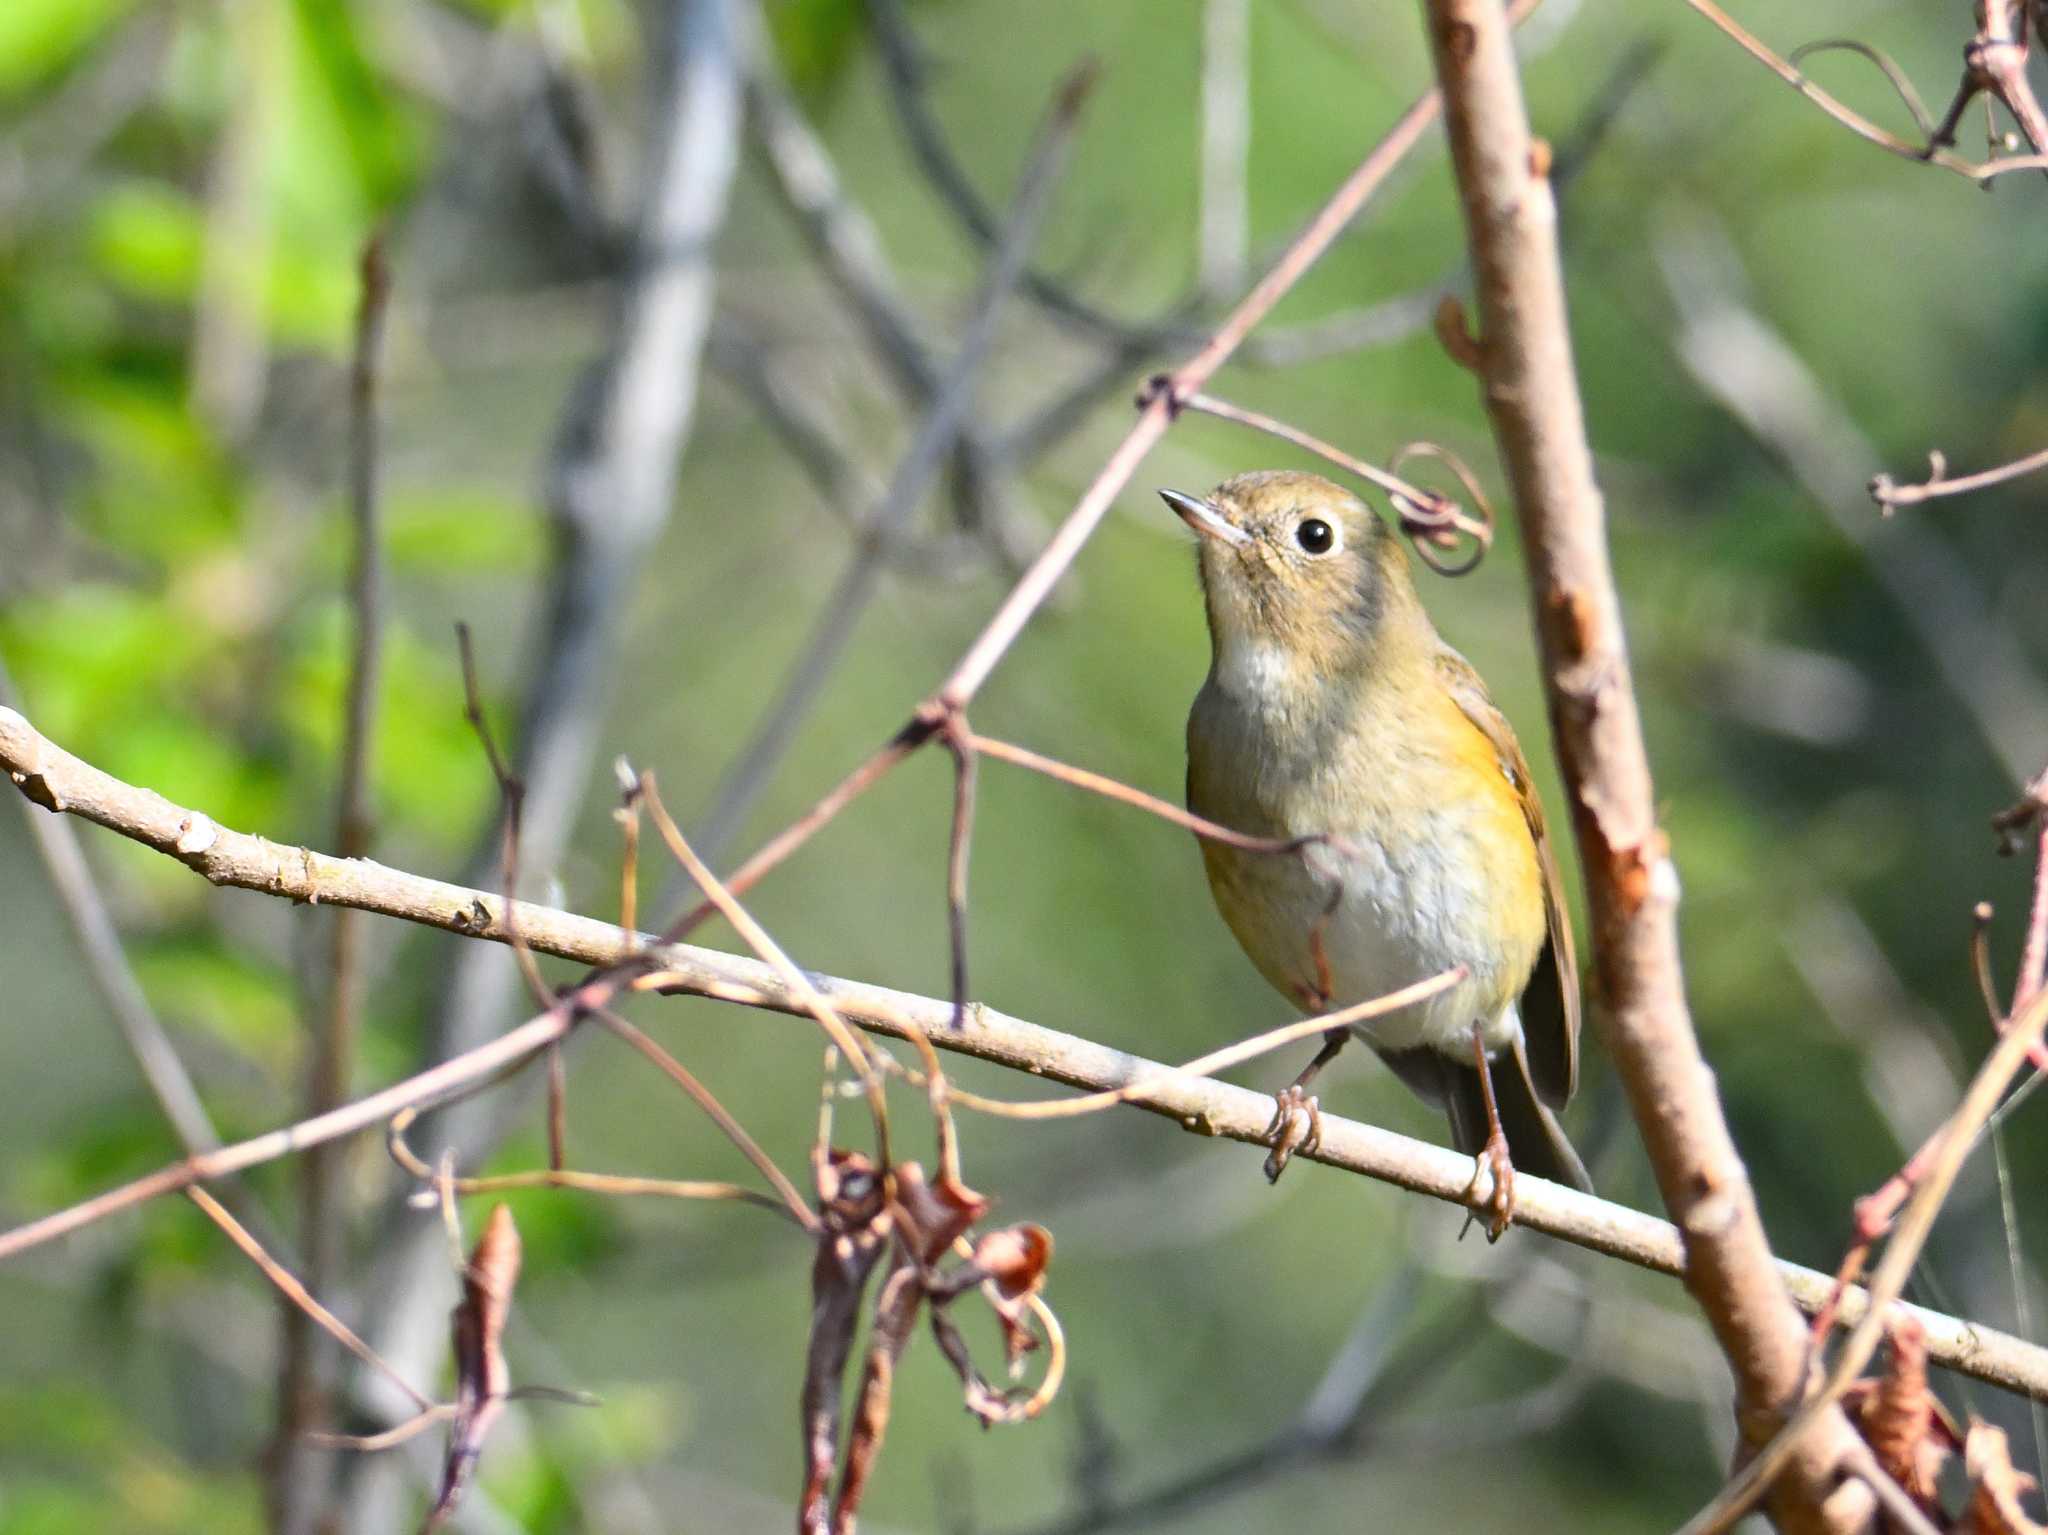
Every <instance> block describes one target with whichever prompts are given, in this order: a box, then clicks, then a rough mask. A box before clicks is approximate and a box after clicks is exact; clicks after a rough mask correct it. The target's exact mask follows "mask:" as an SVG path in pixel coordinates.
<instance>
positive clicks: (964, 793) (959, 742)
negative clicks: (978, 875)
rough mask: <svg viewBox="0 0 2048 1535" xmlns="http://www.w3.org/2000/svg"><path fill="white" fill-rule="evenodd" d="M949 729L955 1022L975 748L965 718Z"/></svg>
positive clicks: (959, 1008)
mask: <svg viewBox="0 0 2048 1535" xmlns="http://www.w3.org/2000/svg"><path fill="white" fill-rule="evenodd" d="M952 723H953V728H952V729H950V730H948V731H947V732H946V748H947V750H948V751H949V752H951V753H952V757H953V820H952V825H951V826H950V828H949V829H948V831H947V835H946V933H947V936H948V939H949V941H950V943H949V946H950V948H951V951H952V977H953V1021H954V1024H955V1025H956V1026H957V1025H958V1024H959V1023H960V1022H961V1021H962V1020H963V1019H965V1018H966V1016H967V992H968V984H967V867H968V860H969V859H970V858H971V857H972V856H973V850H974V782H975V777H976V770H975V751H974V747H973V746H972V745H971V744H969V739H968V737H969V732H968V730H967V728H966V717H965V716H964V715H961V716H955V718H954V720H953V722H952Z"/></svg>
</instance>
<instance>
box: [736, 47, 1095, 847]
mask: <svg viewBox="0 0 2048 1535" xmlns="http://www.w3.org/2000/svg"><path fill="white" fill-rule="evenodd" d="M1094 73H1095V72H1094V68H1093V66H1092V65H1084V66H1082V67H1081V68H1079V69H1077V70H1075V71H1074V72H1073V74H1071V75H1070V76H1068V78H1067V79H1066V80H1065V81H1064V82H1062V84H1061V86H1060V88H1059V90H1058V91H1057V92H1055V94H1054V97H1053V102H1052V105H1051V106H1050V107H1049V108H1048V109H1047V111H1046V114H1045V120H1044V122H1043V124H1042V125H1041V127H1040V129H1039V132H1038V136H1037V139H1036V141H1035V142H1034V144H1033V146H1032V150H1031V153H1030V156H1029V158H1028V159H1027V161H1026V163H1025V167H1024V171H1023V173H1022V175H1021V177H1020V178H1019V181H1018V190H1017V198H1016V203H1015V206H1014V208H1013V209H1012V211H1011V214H1010V217H1009V219H1008V220H1007V221H1006V223H1005V224H1004V226H1003V232H1002V236H1001V238H1000V239H999V240H998V241H997V243H996V245H995V248H994V252H993V254H992V255H991V257H990V260H989V266H988V271H987V274H986V276H985V277H984V278H983V280H982V284H981V290H980V292H979V293H978V294H977V295H976V297H975V301H974V307H973V312H972V317H971V318H970V319H969V321H968V324H967V329H966V332H965V334H964V335H963V336H962V338H961V341H960V348H959V351H958V352H957V353H956V354H955V355H954V357H953V360H952V361H951V362H950V363H949V364H948V365H947V367H946V369H945V371H944V372H943V373H942V374H941V375H940V376H939V377H938V378H937V379H936V380H935V381H934V383H933V388H932V392H931V397H930V404H929V406H928V407H927V409H926V412H925V416H924V419H923V421H922V422H921V424H920V425H919V427H918V431H917V435H916V437H915V438H914V439H913V440H912V442H911V444H910V447H909V449H908V450H907V451H906V452H905V453H904V455H903V460H902V462H901V463H900V464H899V465H898V466H897V469H896V473H895V475H894V476H893V477H892V478H891V480H890V484H889V487H888V490H887V491H886V492H885V494H884V496H883V499H882V501H881V503H880V504H879V505H878V506H876V507H875V509H874V511H873V513H872V514H871V515H870V516H869V518H868V519H867V533H868V536H867V538H866V539H865V540H864V541H863V543H862V544H861V546H860V548H858V549H857V550H856V551H855V552H854V556H853V560H852V562H851V563H850V564H849V565H848V567H847V569H846V571H845V573H844V574H843V575H842V576H841V577H840V580H839V583H838V585H837V586H836V587H835V588H834V590H833V592H832V595H831V597H830V598H829V599H828V600H827V602H826V604H825V609H824V612H823V614H822V615H821V616H820V617H819V619H818V620H817V622H816V624H815V625H814V626H813V628H812V630H811V634H810V637H809V639H808V640H807V641H806V642H805V644H804V648H803V651H802V653H801V654H800V655H799V656H798V658H797V660H796V661H795V662H793V663H792V664H791V666H790V668H789V671H788V674H787V677H786V678H785V680H784V682H783V685H782V687H781V689H780V690H779V692H778V694H777V696H776V698H775V701H774V702H773V703H771V704H770V705H769V707H768V709H767V711H766V712H765V713H764V715H763V716H762V719H761V722H760V723H759V724H758V725H757V726H756V727H755V730H754V733H753V736H752V738H751V739H750V740H749V741H748V742H747V744H746V745H745V746H744V747H743V748H742V749H741V750H740V752H739V754H738V755H737V757H736V758H735V759H734V762H733V765H732V767H731V768H730V769H729V770H728V772H727V773H726V775H725V779H724V782H723V784H722V785H721V787H720V789H719V791H718V795H717V798H716V801H715V803H714V804H713V806H712V808H711V811H710V812H709V814H708V815H707V816H706V817H705V829H706V833H707V836H706V842H707V855H708V856H710V857H718V856H719V855H720V853H721V852H722V850H723V847H724V844H725V842H726V841H727V840H728V839H729V838H730V836H731V835H732V833H733V832H734V830H735V829H736V828H737V827H738V826H739V824H740V822H741V821H742V820H743V819H744V817H745V815H746V813H747V811H748V810H749V809H750V808H751V807H752V805H753V803H754V800H755V798H756V797H757V796H758V795H759V794H760V792H761V791H762V790H763V789H764V788H765V787H766V786H767V784H768V782H769V780H770V779H771V778H772V777H773V775H774V773H775V770H776V768H777V767H778V766H779V765H780V764H781V762H782V759H783V757H784V755H785V754H786V753H787V752H788V750H789V747H790V746H791V745H792V744H793V743H794V741H795V739H796V733H797V727H798V726H799V725H800V724H801V722H802V721H803V720H804V719H805V718H806V717H807V716H808V715H809V713H810V711H811V708H812V706H813V705H814V704H815V703H816V702H817V699H818V698H819V696H820V695H821V694H822V693H823V691H824V687H825V683H826V682H827V680H828V679H829V678H830V677H831V675H832V672H833V670H834V669H835V668H836V666H837V665H838V662H839V659H840V657H841V655H842V654H843V653H844V652H845V649H846V646H847V644H848V642H849V641H851V639H852V638H853V633H854V629H855V626H856V625H857V624H858V623H859V621H860V617H861V615H862V614H863V613H865V612H866V611H867V608H868V605H869V603H870V602H871V601H873V599H874V596H875V594H876V593H877V592H878V591H879V590H880V589H881V581H882V577H883V575H884V574H885V572H886V570H887V560H886V551H887V546H888V543H889V541H890V540H891V539H892V538H894V537H895V536H896V534H897V533H898V532H899V531H900V530H901V529H902V528H903V527H904V526H905V525H906V524H908V522H909V521H910V518H911V515H912V513H914V512H915V511H916V510H917V508H918V507H919V506H920V505H921V504H922V503H923V501H924V498H925V494H926V492H927V491H928V490H929V489H930V488H931V485H932V483H933V482H934V481H935V480H936V479H937V478H938V475H939V471H940V470H941V469H942V468H943V467H944V465H945V462H946V459H947V456H948V455H949V454H950V453H951V452H952V450H953V447H954V444H955V443H956V442H957V441H958V440H959V437H960V433H961V429H962V427H963V425H965V424H966V423H967V422H968V421H969V420H970V416H971V411H972V407H973V403H974V398H975V383H976V380H977V379H978V378H979V376H980V374H981V371H982V368H983V366H984V364H985V362H986V361H987V358H988V354H989V351H990V349H991V348H992V347H993V346H994V344H995V339H996V326H997V321H998V320H999V319H1000V318H1001V316H1002V309H1003V302H1004V300H1005V299H1006V298H1007V297H1008V296H1009V295H1010V293H1011V292H1012V291H1013V290H1014V289H1015V288H1016V286H1017V282H1018V279H1019V277H1020V275H1021V274H1022V272H1023V270H1024V263H1025V261H1026V260H1027V259H1028V258H1029V256H1030V253H1031V250H1032V247H1033V245H1034V243H1035V241H1036V239H1037V237H1038V231H1039V228H1040V226H1041V225H1042V223H1043V221H1044V217H1045V213H1046V210H1047V209H1048V208H1049V207H1050V206H1051V202H1052V192H1053V188H1054V187H1055V185H1056V184H1057V182H1058V178H1059V172H1060V169H1061V167H1062V166H1063V165H1064V163H1065V161H1066V151H1067V149H1068V147H1069V145H1070V144H1071V143H1072V141H1073V133H1074V127H1075V124H1076V123H1077V121H1078V119H1079V116H1080V111H1081V107H1082V104H1083V103H1084V102H1085V101H1086V99H1087V96H1088V93H1089V90H1090V88H1091V86H1092V84H1093V81H1094Z"/></svg>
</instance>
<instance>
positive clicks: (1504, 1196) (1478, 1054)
mask: <svg viewBox="0 0 2048 1535" xmlns="http://www.w3.org/2000/svg"><path fill="white" fill-rule="evenodd" d="M1472 1064H1473V1065H1474V1066H1476V1067H1477V1068H1478V1070H1479V1096H1480V1098H1481V1099H1482V1100H1483V1101H1484V1102H1485V1104H1486V1144H1485V1146H1483V1147H1481V1148H1480V1152H1479V1156H1478V1159H1477V1163H1476V1165H1475V1166H1474V1167H1473V1169H1472V1183H1473V1185H1474V1187H1477V1185H1478V1183H1479V1169H1480V1168H1481V1167H1484V1168H1486V1169H1487V1170H1488V1171H1489V1172H1491V1173H1492V1174H1493V1192H1492V1194H1490V1195H1489V1196H1488V1197H1487V1201H1486V1208H1487V1210H1488V1211H1489V1212H1490V1213H1489V1215H1488V1217H1487V1222H1486V1240H1487V1241H1489V1242H1498V1241H1499V1240H1500V1239H1501V1234H1502V1233H1503V1232H1505V1231H1506V1230H1507V1229H1508V1223H1509V1222H1510V1221H1512V1220H1513V1219H1514V1218H1515V1164H1514V1163H1513V1162H1512V1161H1510V1160H1509V1159H1508V1138H1507V1133H1506V1132H1505V1131H1504V1130H1502V1129H1501V1127H1500V1106H1499V1105H1498V1104H1496V1103H1495V1102H1494V1098H1493V1068H1492V1064H1491V1063H1490V1062H1489V1061H1488V1060H1487V1059H1486V1035H1485V1033H1484V1032H1483V1031H1482V1030H1481V1028H1480V1025H1479V1021H1478V1020H1477V1019H1474V1020H1473V1023H1472Z"/></svg>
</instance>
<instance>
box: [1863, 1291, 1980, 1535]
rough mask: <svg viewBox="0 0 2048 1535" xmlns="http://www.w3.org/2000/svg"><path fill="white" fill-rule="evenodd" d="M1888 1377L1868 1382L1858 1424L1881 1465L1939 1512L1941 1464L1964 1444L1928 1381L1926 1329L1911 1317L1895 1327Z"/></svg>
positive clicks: (1929, 1508)
mask: <svg viewBox="0 0 2048 1535" xmlns="http://www.w3.org/2000/svg"><path fill="white" fill-rule="evenodd" d="M1890 1338H1891V1348H1890V1354H1889V1358H1888V1360H1887V1362H1886V1366H1885V1372H1884V1375H1883V1376H1882V1377H1881V1378H1880V1379H1878V1380H1876V1381H1872V1382H1869V1383H1867V1385H1868V1389H1867V1390H1865V1391H1862V1392H1860V1393H1858V1396H1857V1399H1856V1400H1855V1402H1854V1412H1855V1416H1856V1422H1857V1426H1858V1427H1859V1428H1861V1429H1862V1431H1863V1437H1864V1438H1865V1439H1867V1440H1868V1441H1869V1442H1870V1448H1871V1451H1872V1452H1873V1453H1874V1454H1875V1455H1876V1456H1877V1463H1878V1464H1879V1465H1880V1466H1882V1467H1883V1468H1884V1469H1885V1471H1886V1472H1888V1473H1889V1474H1890V1475H1891V1477H1892V1479H1893V1480H1894V1481H1896V1482H1897V1483H1898V1484H1899V1486H1900V1487H1902V1488H1904V1489H1905V1491H1906V1493H1907V1495H1908V1496H1910V1497H1911V1498H1912V1499H1913V1501H1914V1502H1916V1503H1918V1504H1919V1505H1920V1507H1921V1509H1922V1510H1923V1511H1925V1512H1927V1513H1929V1514H1933V1513H1935V1512H1936V1511H1937V1504H1936V1501H1935V1497H1936V1488H1935V1482H1936V1478H1938V1477H1939V1476H1940V1474H1941V1467H1942V1463H1943V1462H1945V1461H1946V1460H1947V1459H1948V1457H1949V1455H1950V1453H1951V1452H1952V1451H1953V1450H1954V1449H1956V1448H1959V1446H1958V1444H1957V1441H1956V1437H1955V1429H1954V1426H1953V1425H1952V1424H1950V1423H1948V1422H1947V1421H1946V1414H1944V1413H1942V1412H1941V1410H1940V1404H1939V1403H1938V1402H1937V1401H1936V1400H1935V1396H1934V1393H1933V1392H1932V1391H1931V1390H1929V1389H1928V1385H1927V1330H1926V1328H1924V1327H1922V1326H1921V1325H1920V1323H1919V1322H1917V1321H1915V1320H1914V1319H1913V1318H1911V1317H1906V1318H1903V1319H1902V1320H1900V1321H1899V1322H1897V1323H1895V1324H1894V1325H1893V1327H1892V1330H1891V1334H1890Z"/></svg>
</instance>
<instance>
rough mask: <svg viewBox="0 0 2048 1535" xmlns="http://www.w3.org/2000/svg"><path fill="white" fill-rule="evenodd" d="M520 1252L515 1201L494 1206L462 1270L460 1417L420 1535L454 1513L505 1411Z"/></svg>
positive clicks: (457, 1410)
mask: <svg viewBox="0 0 2048 1535" xmlns="http://www.w3.org/2000/svg"><path fill="white" fill-rule="evenodd" d="M521 1256H522V1249H521V1244H520V1241H519V1227H518V1226H517V1225H516V1224H515V1223H514V1221H513V1219H512V1209H511V1206H509V1205H505V1204H499V1205H496V1206H494V1207H493V1208H492V1210H491V1217H490V1219H489V1221H487V1222H486V1223H485V1225H484V1234H483V1236H482V1237H481V1238H479V1239H478V1241H477V1244H476V1247H475V1249H474V1250H473V1251H472V1252H471V1253H470V1255H469V1265H468V1267H467V1268H466V1269H465V1270H464V1271H463V1276H462V1303H461V1304H460V1305H458V1306H457V1307H456V1308H455V1313H454V1318H453V1324H454V1333H455V1422H454V1425H453V1426H452V1427H451V1428H450V1429H449V1431H448V1454H447V1457H446V1459H445V1460H444V1461H443V1462H442V1467H441V1491H440V1496H439V1497H437V1498H436V1499H435V1500H434V1506H433V1508H432V1509H431V1510H430V1511H429V1512H428V1514H427V1520H426V1523H425V1524H424V1525H422V1526H421V1532H422V1535H431V1532H433V1531H434V1530H438V1529H439V1528H440V1527H441V1526H442V1525H443V1524H445V1523H446V1522H447V1520H448V1518H449V1516H450V1515H451V1514H453V1513H454V1512H455V1507H456V1505H457V1504H458V1503H460V1502H461V1501H462V1495H463V1493H464V1492H466V1491H467V1490H468V1488H469V1483H470V1480H471V1478H472V1477H474V1476H475V1474H476V1464H477V1461H478V1460H479V1459H480V1458H481V1457H482V1455H483V1449H484V1440H485V1439H486V1438H488V1437H489V1435H490V1432H491V1428H492V1426H493V1425H494V1424H495V1423H496V1422H497V1421H498V1415H499V1414H500V1413H502V1412H503V1411H504V1410H505V1397H506V1394H507V1393H508V1392H509V1391H510V1389H511V1384H512V1383H511V1372H510V1371H509V1370H508V1369H507V1367H506V1364H505V1349H504V1334H505V1319H506V1318H507V1317H508V1316H509V1315H510V1314H511V1310H512V1291H513V1288H514V1287H515V1286H516V1285H517V1284H518V1282H519V1264H520V1259H521Z"/></svg>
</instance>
